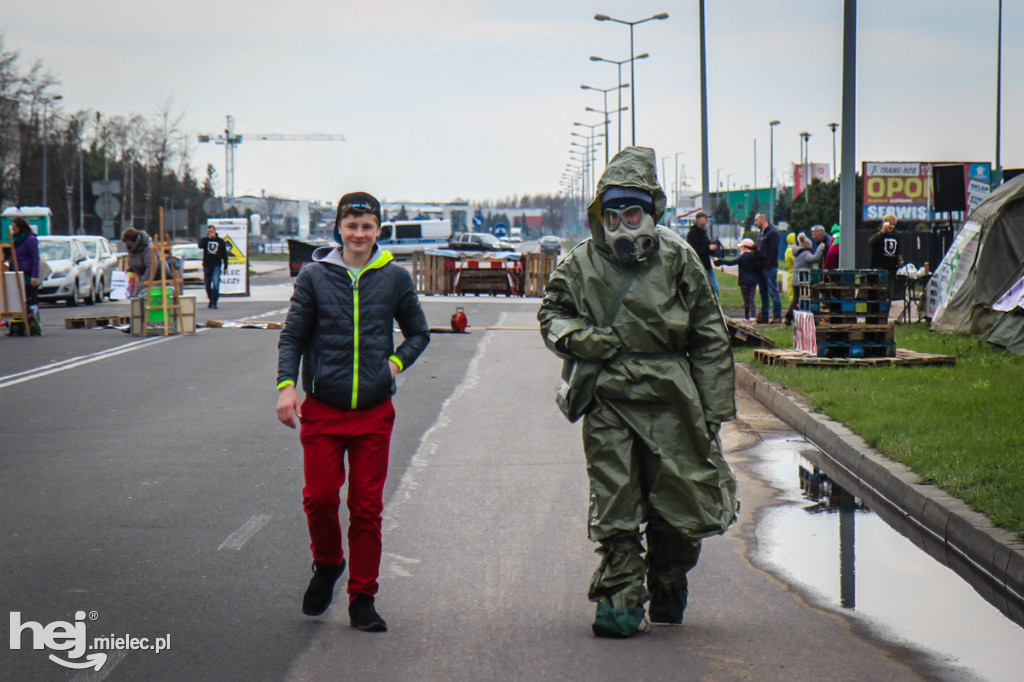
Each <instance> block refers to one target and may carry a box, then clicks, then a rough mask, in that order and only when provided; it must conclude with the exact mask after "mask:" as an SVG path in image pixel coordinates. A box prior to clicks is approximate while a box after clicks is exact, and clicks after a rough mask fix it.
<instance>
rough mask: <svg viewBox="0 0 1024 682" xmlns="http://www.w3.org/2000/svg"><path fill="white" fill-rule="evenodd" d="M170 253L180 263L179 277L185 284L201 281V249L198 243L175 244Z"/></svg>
mask: <svg viewBox="0 0 1024 682" xmlns="http://www.w3.org/2000/svg"><path fill="white" fill-rule="evenodd" d="M171 255H172V256H174V258H176V259H177V261H178V262H179V263H181V278H182V279H183V280H185V284H195V283H198V284H202V283H203V250H202V249H200V248H199V245H198V244H175V245H174V246H172V247H171Z"/></svg>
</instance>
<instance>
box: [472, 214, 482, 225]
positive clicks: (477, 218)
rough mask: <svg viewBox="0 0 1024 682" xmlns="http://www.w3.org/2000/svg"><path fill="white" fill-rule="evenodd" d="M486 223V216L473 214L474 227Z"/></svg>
mask: <svg viewBox="0 0 1024 682" xmlns="http://www.w3.org/2000/svg"><path fill="white" fill-rule="evenodd" d="M483 224H484V217H483V216H482V215H475V216H473V227H480V226H481V225H483Z"/></svg>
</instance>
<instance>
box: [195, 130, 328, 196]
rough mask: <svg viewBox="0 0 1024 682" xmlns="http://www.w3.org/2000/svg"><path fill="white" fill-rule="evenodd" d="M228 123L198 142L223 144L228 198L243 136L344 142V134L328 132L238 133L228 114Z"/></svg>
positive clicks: (231, 191) (202, 137)
mask: <svg viewBox="0 0 1024 682" xmlns="http://www.w3.org/2000/svg"><path fill="white" fill-rule="evenodd" d="M227 118H228V124H227V127H226V128H224V134H222V135H199V141H200V142H213V143H214V144H222V145H224V193H225V194H226V195H227V197H228V198H232V197H234V196H235V147H237V146H238V145H240V144H242V139H243V138H248V139H250V140H284V141H288V140H291V141H298V142H344V141H345V136H344V135H331V134H329V133H305V134H303V133H296V134H292V133H252V134H246V135H240V134H238V133H236V132H235V117H234V116H231V115H230V114H229V115H228V117H227Z"/></svg>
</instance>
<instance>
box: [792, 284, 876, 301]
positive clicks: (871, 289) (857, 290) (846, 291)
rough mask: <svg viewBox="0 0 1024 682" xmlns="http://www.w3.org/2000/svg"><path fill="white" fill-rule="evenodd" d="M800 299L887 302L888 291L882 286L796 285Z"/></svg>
mask: <svg viewBox="0 0 1024 682" xmlns="http://www.w3.org/2000/svg"><path fill="white" fill-rule="evenodd" d="M796 289H797V293H798V294H799V295H800V298H804V299H810V300H812V301H818V300H825V301H888V300H889V289H888V288H887V287H886V285H884V284H880V285H863V284H797V285H796Z"/></svg>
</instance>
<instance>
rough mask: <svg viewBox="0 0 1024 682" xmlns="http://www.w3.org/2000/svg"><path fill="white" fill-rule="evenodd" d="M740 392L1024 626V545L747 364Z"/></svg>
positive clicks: (741, 370) (741, 367)
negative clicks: (809, 444)
mask: <svg viewBox="0 0 1024 682" xmlns="http://www.w3.org/2000/svg"><path fill="white" fill-rule="evenodd" d="M736 385H737V386H739V387H740V388H742V389H744V390H746V391H747V392H749V393H750V394H751V395H752V396H754V398H756V399H757V401H758V402H760V403H761V404H762V405H764V406H765V407H766V408H768V409H769V410H770V411H772V412H774V413H775V415H776V416H777V417H779V418H780V419H782V420H783V421H784V422H786V423H787V424H789V426H790V427H792V428H793V429H794V430H795V431H797V432H798V433H800V434H801V435H802V436H804V437H805V438H807V440H809V441H811V442H812V443H814V444H815V445H816V446H818V448H819V449H820V452H819V453H818V454H817V455H816V456H812V457H809V458H810V459H812V460H814V459H816V458H817V459H819V460H820V461H815V462H814V464H815V465H816V466H819V467H820V468H822V469H824V470H826V471H827V472H828V474H829V477H830V478H832V479H833V480H834V481H836V483H838V484H839V485H840V486H841V487H843V488H845V489H846V490H848V491H850V492H852V493H854V494H855V495H857V496H858V497H860V498H861V499H862V500H864V501H865V502H866V503H867V505H868V506H869V507H870V508H871V510H872V511H874V512H875V513H876V514H878V516H880V517H881V518H882V519H883V520H885V522H886V523H888V524H889V525H890V526H892V527H893V528H894V529H896V530H897V531H898V532H899V533H900V534H902V535H903V536H905V537H906V538H907V539H909V540H910V541H911V542H913V543H914V544H915V545H917V546H918V547H920V548H921V549H923V550H924V551H925V552H927V553H928V554H929V555H930V556H931V557H932V558H934V559H937V560H938V561H940V562H941V563H943V564H944V565H946V566H948V567H949V568H950V569H952V570H953V571H954V572H955V573H956V574H957V575H959V576H960V577H961V578H963V579H964V580H966V581H967V582H968V583H969V584H970V585H971V587H973V588H974V589H975V591H976V592H977V593H978V594H980V595H981V596H982V597H984V599H985V601H987V602H989V603H990V604H992V605H993V606H994V607H996V608H997V609H999V611H1000V612H1002V613H1003V614H1004V615H1005V616H1006V617H1007V618H1009V619H1010V620H1012V621H1013V622H1015V623H1017V624H1018V625H1022V626H1024V543H1022V542H1021V541H1020V539H1019V538H1018V537H1017V536H1016V535H1015V534H1013V533H1011V532H1009V531H1006V530H1003V529H1002V528H997V527H995V526H993V525H992V522H991V521H990V520H989V519H988V517H986V516H984V515H983V514H980V513H979V512H976V511H974V510H973V509H971V508H970V507H969V506H967V505H966V504H965V503H964V502H963V501H961V500H959V499H957V498H955V497H953V496H951V495H948V494H946V493H944V492H942V491H941V490H939V489H938V488H937V487H935V486H934V485H930V484H922V483H918V482H917V481H918V476H917V474H915V473H914V472H913V471H911V470H910V469H909V468H907V467H906V466H905V465H903V464H900V463H898V462H893V461H892V460H889V459H887V458H885V457H883V456H882V455H881V454H880V453H878V452H877V451H875V450H874V449H872V448H871V447H870V446H868V444H867V443H866V442H865V441H864V440H863V439H862V438H861V437H860V436H858V435H857V434H855V433H854V432H853V431H851V430H850V429H849V428H847V427H846V426H845V425H843V424H841V423H839V422H837V421H835V420H833V419H830V418H828V417H826V416H824V415H821V414H816V413H813V412H811V408H810V405H809V404H808V402H807V399H806V398H804V397H803V396H802V395H800V394H798V393H796V392H793V391H788V390H786V389H783V388H781V387H779V386H776V385H774V384H772V383H771V382H769V381H768V380H767V379H765V378H764V376H762V375H761V374H759V373H757V372H756V371H754V370H753V369H751V368H750V367H749V366H747V365H745V364H743V363H739V362H738V363H736Z"/></svg>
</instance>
